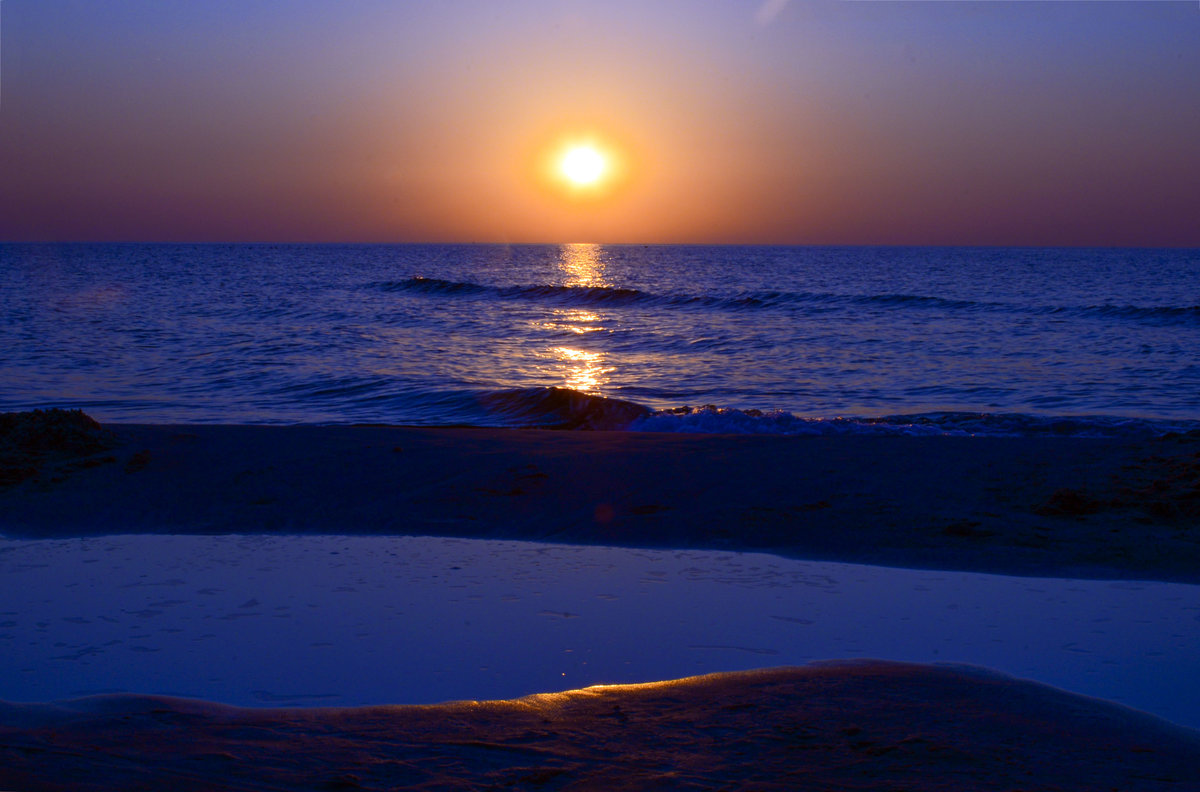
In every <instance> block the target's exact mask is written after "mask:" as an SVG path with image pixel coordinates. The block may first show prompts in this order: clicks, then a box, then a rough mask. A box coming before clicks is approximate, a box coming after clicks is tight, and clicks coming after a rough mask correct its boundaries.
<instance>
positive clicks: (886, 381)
mask: <svg viewBox="0 0 1200 792" xmlns="http://www.w3.org/2000/svg"><path fill="white" fill-rule="evenodd" d="M0 302H2V305H3V310H2V311H0V411H11V410H22V409H31V408H36V407H67V408H82V409H84V410H86V411H87V412H88V413H89V414H91V415H93V416H94V417H96V418H97V419H98V420H101V421H115V422H143V423H151V422H176V423H355V422H370V423H393V424H419V425H463V424H466V425H480V426H511V427H525V426H556V427H563V428H579V429H619V428H630V429H635V430H644V431H725V432H777V433H796V434H805V433H829V432H899V433H983V434H1027V433H1044V432H1051V433H1061V434H1148V433H1160V432H1165V431H1173V430H1180V429H1183V430H1187V429H1194V428H1197V427H1200V250H1113V249H1002V248H816V247H728V246H721V247H703V246H608V245H603V246H602V245H588V244H577V245H525V246H507V245H141V244H129V245H0Z"/></svg>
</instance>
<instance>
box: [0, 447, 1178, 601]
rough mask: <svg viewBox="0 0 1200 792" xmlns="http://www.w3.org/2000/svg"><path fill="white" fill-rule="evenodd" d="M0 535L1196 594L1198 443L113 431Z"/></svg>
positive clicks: (4, 509) (5, 497) (8, 502)
mask: <svg viewBox="0 0 1200 792" xmlns="http://www.w3.org/2000/svg"><path fill="white" fill-rule="evenodd" d="M109 428H110V429H112V430H114V431H115V433H116V436H117V438H118V442H119V445H117V446H116V447H115V448H114V449H111V450H106V451H103V452H100V453H99V454H95V455H92V456H90V457H87V458H84V459H81V460H79V459H77V460H73V461H69V462H58V463H53V462H47V463H45V464H44V465H43V467H42V469H41V470H40V471H39V472H38V474H37V475H36V476H34V477H32V478H28V479H26V480H24V481H22V482H21V483H18V484H15V485H11V486H8V487H6V488H3V489H0V534H7V535H10V536H21V537H34V538H44V537H61V536H84V535H97V534H113V533H138V532H146V533H185V534H186V533H334V534H410V535H430V536H461V537H473V538H504V539H529V540H548V541H555V542H567V543H593V544H604V545H619V546H642V547H680V548H684V547H688V548H709V549H727V550H759V551H768V552H772V553H777V554H780V555H785V556H790V557H796V558H807V559H814V560H833V561H852V562H859V563H869V564H880V565H886V566H899V567H909V568H926V569H953V570H966V571H978V572H997V573H1005V574H1019V575H1036V576H1042V577H1074V578H1114V579H1117V578H1136V579H1151V580H1173V581H1181V582H1190V583H1196V582H1200V438H1198V437H1176V438H1170V439H1162V440H1151V441H1144V442H1134V441H1128V440H1112V439H1086V438H1069V437H1046V438H995V437H990V438H989V437H980V438H973V437H867V436H846V437H777V436H746V435H737V436H730V435H725V436H717V435H671V434H651V433H629V432H555V431H536V430H498V429H465V428H464V429H421V428H400V427H381V426H327V427H318V426H289V427H272V426H237V427H235V426H186V427H184V426H133V425H126V426H122V425H113V426H110V427H109Z"/></svg>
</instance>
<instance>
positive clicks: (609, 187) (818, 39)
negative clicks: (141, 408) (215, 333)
mask: <svg viewBox="0 0 1200 792" xmlns="http://www.w3.org/2000/svg"><path fill="white" fill-rule="evenodd" d="M1194 6H1195V4H1194V3H1141V4H1139V3H1133V4H1129V3H1067V4H1043V3H980V4H975V3H903V2H898V3H838V2H827V1H825V0H814V1H813V2H799V0H796V1H794V2H790V3H788V2H766V3H761V4H758V3H737V2H727V3H713V4H703V5H701V4H694V3H682V2H660V3H633V2H613V3H590V2H583V0H574V1H573V2H567V1H565V0H564V1H561V2H549V1H548V0H545V1H541V2H534V1H532V0H530V1H529V2H514V3H512V4H507V3H506V4H494V3H485V2H478V1H476V2H466V1H465V0H460V1H452V2H444V3H417V2H414V3H389V2H381V1H380V0H351V2H346V3H339V4H327V3H315V2H307V1H306V0H297V1H296V2H291V3H284V2H277V1H276V0H263V1H262V2H257V3H254V4H245V3H239V2H232V1H231V0H213V1H212V2H207V3H204V4H162V3H156V2H151V0H114V2H107V3H93V2H76V1H73V0H39V2H33V1H32V0H7V1H6V2H4V3H2V4H0V13H2V14H3V18H2V26H0V36H2V37H3V38H2V49H0V68H2V71H0V80H2V91H3V93H2V95H0V173H2V174H3V179H2V180H0V240H80V241H91V240H95V241H104V240H128V241H282V242H286V241H331V242H332V241H346V242H392V241H396V242H403V241H474V242H512V243H517V242H559V241H580V240H586V241H598V242H645V243H674V242H680V243H686V242H701V243H783V244H987V245H1041V244H1047V245H1056V244H1067V245H1148V246H1154V245H1197V246H1200V230H1197V229H1198V228H1200V224H1197V223H1196V222H1195V217H1196V214H1197V208H1198V207H1200V187H1198V185H1200V152H1198V151H1197V149H1198V147H1197V146H1196V144H1195V141H1196V140H1198V139H1200V11H1197V9H1196V8H1195V7H1194ZM581 139H590V140H594V141H596V142H597V143H598V145H600V146H601V147H603V148H605V149H606V150H607V151H608V153H609V155H610V158H611V164H612V166H613V171H612V172H611V173H610V177H609V179H608V180H607V181H606V182H605V183H604V184H603V185H600V186H598V187H597V188H596V189H594V190H590V191H583V190H576V191H574V192H572V191H571V190H569V189H564V186H563V185H562V184H560V183H557V182H556V181H555V179H554V178H552V177H549V176H547V174H546V168H547V167H549V166H548V165H547V162H548V160H553V157H554V156H556V155H557V153H558V152H559V151H561V149H562V146H564V145H566V144H567V143H568V142H570V141H572V140H581Z"/></svg>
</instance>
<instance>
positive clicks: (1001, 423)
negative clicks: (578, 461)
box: [627, 405, 1200, 439]
mask: <svg viewBox="0 0 1200 792" xmlns="http://www.w3.org/2000/svg"><path fill="white" fill-rule="evenodd" d="M627 428H628V429H630V430H633V431H642V432H688V433H697V434H775V435H791V436H821V435H896V436H899V435H903V436H922V435H925V436H928V435H943V436H958V437H1034V436H1041V437H1096V438H1103V437H1109V438H1131V439H1132V438H1152V437H1161V436H1163V435H1166V434H1170V433H1198V432H1200V422H1198V421H1190V422H1189V421H1165V420H1153V419H1140V418H1124V417H1116V416H1082V417H1077V416H1066V417H1061V416H1047V415H1030V414H1027V413H971V412H932V413H913V414H906V415H886V416H872V417H836V418H804V417H800V416H796V415H793V414H792V413H789V412H784V411H780V410H775V411H766V412H764V411H760V410H739V409H734V408H728V407H716V406H713V405H707V406H704V407H699V408H692V407H681V408H676V409H673V410H661V411H657V412H653V413H650V414H648V415H646V416H644V417H642V418H639V419H637V420H635V421H634V422H632V423H631V424H630V425H629V426H628V427H627Z"/></svg>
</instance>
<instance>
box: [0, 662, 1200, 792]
mask: <svg viewBox="0 0 1200 792" xmlns="http://www.w3.org/2000/svg"><path fill="white" fill-rule="evenodd" d="M1198 779H1200V734H1198V733H1197V732H1194V731H1186V730H1183V729H1179V728H1174V727H1170V726H1168V725H1167V724H1165V723H1164V722H1162V721H1157V720H1154V719H1151V718H1148V717H1146V716H1143V715H1140V714H1138V713H1136V712H1134V711H1132V710H1127V709H1123V708H1120V707H1116V706H1113V705H1110V704H1105V703H1103V702H1099V701H1096V700H1091V699H1084V698H1081V697H1078V696H1072V695H1069V694H1065V693H1062V692H1061V691H1057V690H1054V689H1052V688H1047V687H1043V686H1040V685H1034V684H1031V683H1026V682H1020V681H1017V680H1013V679H1009V678H1005V677H999V676H996V675H993V674H988V673H986V672H982V671H979V670H975V669H964V668H954V667H930V666H914V665H903V664H888V663H860V664H834V665H828V666H816V667H806V668H799V669H795V668H793V669H775V670H770V671H751V672H741V673H733V674H718V675H712V676H706V677H697V678H692V679H688V680H682V681H675V682H668V683H661V684H650V685H636V686H619V687H609V688H588V689H584V690H578V691H573V692H568V693H563V694H546V695H539V696H533V697H529V698H525V699H518V700H516V701H507V702H485V703H479V702H463V703H455V704H446V705H440V706H429V707H360V708H353V709H343V710H334V709H324V710H298V709H283V710H250V709H236V708H230V707H220V706H214V705H211V704H202V703H197V702H188V701H184V700H179V699H162V698H148V697H115V698H96V699H86V700H82V701H77V702H72V703H70V704H67V705H65V706H59V707H50V706H45V705H41V706H38V705H25V706H13V705H8V706H4V705H0V782H2V783H3V785H4V786H5V787H6V788H13V789H22V790H77V791H79V792H84V791H85V790H108V789H122V790H142V789H145V790H151V789H164V788H169V789H172V790H175V791H176V792H183V791H184V790H220V789H229V790H281V789H288V790H299V789H314V790H315V789H324V790H336V789H345V790H384V789H417V790H434V789H436V790H455V789H463V790H469V789H554V790H622V789H629V790H635V789H636V790H640V789H686V790H706V789H711V790H716V789H725V790H734V789H745V790H750V789H754V790H796V789H819V790H913V791H930V792H932V790H947V792H949V791H958V790H970V789H978V790H1019V789H1027V790H1031V789H1053V790H1088V791H1089V792H1095V791H1096V790H1110V789H1111V790H1122V792H1135V791H1136V790H1174V791H1175V792H1178V790H1189V789H1190V790H1194V789H1197V788H1200V787H1198V784H1200V780H1198Z"/></svg>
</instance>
